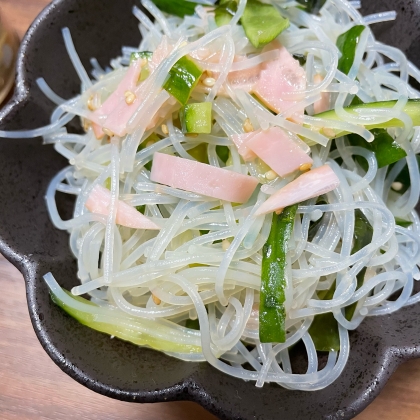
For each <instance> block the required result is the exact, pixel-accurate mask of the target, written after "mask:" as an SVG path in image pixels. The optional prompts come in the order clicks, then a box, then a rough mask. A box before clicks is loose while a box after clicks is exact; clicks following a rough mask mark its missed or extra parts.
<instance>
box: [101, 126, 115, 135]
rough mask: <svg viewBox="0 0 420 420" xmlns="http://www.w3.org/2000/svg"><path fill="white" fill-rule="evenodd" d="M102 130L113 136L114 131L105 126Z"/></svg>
mask: <svg viewBox="0 0 420 420" xmlns="http://www.w3.org/2000/svg"><path fill="white" fill-rule="evenodd" d="M102 131H103V132H104V133H105V134H106V135H107V136H109V137H113V136H114V133H113V132H112V131H111V130H108V129H107V128H103V129H102Z"/></svg>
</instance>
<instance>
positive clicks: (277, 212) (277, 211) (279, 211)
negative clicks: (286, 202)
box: [276, 209, 284, 215]
mask: <svg viewBox="0 0 420 420" xmlns="http://www.w3.org/2000/svg"><path fill="white" fill-rule="evenodd" d="M283 210H284V209H278V210H276V214H277V215H279V214H280V213H281V212H282V211H283Z"/></svg>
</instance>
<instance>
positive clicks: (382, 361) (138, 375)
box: [0, 0, 420, 420]
mask: <svg viewBox="0 0 420 420" xmlns="http://www.w3.org/2000/svg"><path fill="white" fill-rule="evenodd" d="M134 3H135V2H134V0H124V1H121V0H119V1H118V0H89V1H86V0H61V1H56V2H53V4H52V5H50V6H49V7H48V8H47V9H46V10H45V11H44V12H43V13H42V14H41V15H40V16H39V17H38V18H37V20H36V21H35V22H34V24H33V25H32V27H31V29H30V30H29V32H28V34H27V36H26V38H25V40H24V42H23V45H22V48H21V53H20V58H19V63H18V79H17V82H18V83H17V90H16V93H15V96H14V98H13V99H12V101H11V103H10V104H9V105H8V106H7V107H6V108H5V109H4V110H3V112H2V113H1V114H0V126H1V129H8V130H12V129H22V128H35V127H39V126H42V125H44V124H46V123H48V119H49V115H50V113H51V111H52V109H53V105H52V104H51V103H50V102H49V101H48V100H47V99H46V98H45V97H44V96H43V95H42V94H41V92H40V91H39V89H38V88H37V87H36V84H35V80H36V78H37V77H40V76H42V77H44V78H45V79H46V80H47V82H48V83H49V84H50V85H51V87H52V88H53V89H54V90H55V91H56V92H57V93H58V94H59V95H61V96H63V97H65V98H70V97H71V96H73V95H75V94H76V93H77V92H78V89H79V81H78V78H77V76H76V73H75V71H74V70H73V67H72V66H71V63H70V61H69V58H68V56H67V53H66V51H65V48H64V44H63V40H62V36H61V32H60V31H61V28H62V27H64V26H68V27H69V28H70V30H71V33H72V36H73V39H74V43H75V45H76V48H77V50H78V52H79V54H80V56H81V59H82V61H83V63H84V64H85V66H86V68H90V67H89V58H90V57H93V56H94V57H96V58H98V60H99V62H100V63H101V64H102V65H106V64H107V63H108V61H109V59H110V58H112V57H114V56H116V55H118V54H119V52H120V48H121V46H122V45H132V46H136V45H138V42H139V33H138V29H137V22H136V19H135V18H134V17H133V16H132V14H131V8H132V6H133V4H134ZM363 7H364V8H363V13H364V14H368V13H373V12H375V11H385V10H397V12H398V19H397V21H396V22H393V23H386V24H380V25H376V28H375V29H376V33H377V35H378V37H379V39H381V40H382V41H384V42H386V43H389V44H391V45H395V46H399V47H400V48H402V49H403V50H404V51H405V52H406V53H407V54H408V56H409V58H410V59H411V60H412V61H413V62H414V63H416V64H417V65H418V64H420V48H419V45H420V43H419V41H420V25H419V22H420V1H418V0H413V1H403V0H401V1H391V0H387V1H379V0H377V1H369V0H363ZM66 164H67V163H66V161H65V160H64V159H63V158H62V157H61V156H59V155H58V154H57V153H55V152H54V150H53V149H52V147H50V146H43V145H41V140H40V139H39V138H38V139H30V140H23V139H18V140H6V139H0V251H1V252H2V253H3V254H4V255H5V256H6V258H7V259H8V260H9V261H11V262H12V263H13V264H14V265H15V266H16V267H17V268H18V269H19V270H20V271H21V272H22V273H23V274H24V277H25V282H26V290H27V298H28V307H29V312H30V316H31V319H32V323H33V326H34V329H35V332H36V334H37V336H38V338H39V340H40V342H41V344H42V346H43V347H44V349H45V351H46V352H47V353H48V354H49V355H50V357H51V358H52V359H53V360H54V362H55V363H56V364H57V365H58V366H59V367H60V368H61V369H62V370H63V371H64V372H66V373H67V374H69V375H70V376H71V377H73V378H74V379H75V380H77V381H78V382H80V383H81V384H83V385H85V386H87V387H88V388H90V389H92V390H94V391H96V392H99V393H101V394H104V395H107V396H109V397H112V398H117V399H120V400H125V401H131V402H133V401H135V402H157V401H173V400H192V401H196V402H198V403H200V404H202V405H203V406H204V407H205V408H207V409H208V410H210V411H211V412H213V413H214V414H216V415H217V416H219V417H220V418H224V419H239V418H241V419H264V420H270V419H278V418H281V419H283V420H288V419H290V420H292V419H293V420H295V419H349V418H352V417H353V416H355V415H356V414H357V413H359V412H360V411H361V410H363V408H364V407H366V405H367V404H369V403H370V402H371V401H372V400H373V399H374V398H375V396H376V395H377V394H378V393H379V391H380V390H381V389H382V387H383V386H384V384H385V383H386V381H387V379H388V378H389V376H390V375H391V374H392V372H393V371H394V370H395V368H396V367H397V365H398V364H399V363H401V362H402V361H405V360H408V359H409V358H413V357H418V356H419V352H420V347H419V346H420V323H419V322H418V319H420V305H415V306H412V307H408V308H405V309H403V310H401V311H400V312H398V313H396V314H394V315H393V316H392V317H377V318H370V319H368V320H366V321H365V322H364V323H363V324H362V326H361V327H360V328H359V329H358V330H357V331H356V332H354V333H352V335H351V353H350V359H349V361H348V364H347V366H346V369H345V371H344V373H343V375H342V376H341V377H340V378H339V379H338V380H337V381H336V382H335V383H334V384H333V385H331V386H330V387H328V388H326V389H324V390H322V391H317V392H298V391H289V390H285V389H283V388H280V387H278V386H272V385H266V386H264V387H263V388H262V389H257V388H256V387H255V386H254V384H252V383H247V382H243V381H241V380H238V379H234V378H231V377H228V376H226V375H224V374H222V373H220V372H218V371H216V370H215V369H214V368H212V367H211V366H209V365H208V364H205V363H200V364H198V363H185V362H181V361H178V360H176V359H173V358H170V357H167V356H164V355H162V354H160V353H158V352H155V351H153V350H149V349H145V348H139V347H136V346H134V345H131V344H129V343H126V342H122V341H120V340H111V339H109V337H108V336H106V335H104V334H100V333H97V332H95V331H93V330H90V329H88V328H86V327H84V326H82V325H80V324H79V323H77V322H76V321H74V320H73V319H72V318H70V317H68V316H67V315H66V314H65V313H63V312H62V311H61V310H60V309H59V308H58V307H56V306H55V305H53V304H52V302H51V300H50V298H49V295H48V291H47V288H46V286H45V284H44V282H43V280H42V275H43V274H45V273H47V272H49V271H51V272H53V273H54V275H55V276H56V278H57V279H58V281H59V282H60V284H61V285H62V286H64V287H66V288H68V289H69V288H71V287H72V286H74V285H76V284H77V283H78V280H77V277H76V264H75V261H74V259H73V257H72V256H71V254H70V250H69V247H68V235H67V233H66V232H62V231H58V230H57V229H55V228H54V227H53V226H52V224H51V222H50V220H49V218H48V214H47V211H46V207H45V203H44V194H45V191H46V188H47V185H48V183H49V181H50V179H51V178H52V177H53V175H54V174H56V173H57V172H58V171H59V170H60V169H61V168H62V167H64V166H65V165H66ZM59 208H60V211H61V212H62V214H63V215H64V216H65V217H67V218H69V217H70V216H71V212H72V202H71V200H69V199H68V198H65V197H64V196H63V197H61V196H60V198H59ZM294 363H295V364H296V366H297V367H298V368H299V366H302V367H303V366H304V362H303V360H302V358H301V354H300V351H299V348H297V350H296V354H295V356H294Z"/></svg>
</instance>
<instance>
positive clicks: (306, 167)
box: [299, 163, 312, 172]
mask: <svg viewBox="0 0 420 420" xmlns="http://www.w3.org/2000/svg"><path fill="white" fill-rule="evenodd" d="M311 168H312V163H304V164H303V165H300V166H299V171H301V172H307V171H309V170H310V169H311Z"/></svg>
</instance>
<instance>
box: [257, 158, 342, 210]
mask: <svg viewBox="0 0 420 420" xmlns="http://www.w3.org/2000/svg"><path fill="white" fill-rule="evenodd" d="M339 185H340V181H339V179H338V178H337V175H336V174H335V173H334V171H333V170H332V169H331V168H330V167H329V166H328V165H323V166H321V167H319V168H316V169H313V170H311V171H309V172H306V173H304V174H303V175H301V176H300V177H299V178H296V179H295V180H294V181H292V182H291V183H290V184H287V185H286V186H285V187H283V188H281V189H280V190H278V191H277V192H275V193H274V194H273V195H272V196H271V197H270V198H269V199H268V200H267V201H266V202H265V203H263V204H262V205H261V206H260V208H259V209H258V210H257V211H256V212H255V215H256V216H258V215H260V214H267V213H271V212H273V211H282V210H283V209H284V208H285V207H287V206H291V205H292V204H297V203H300V202H302V201H305V200H308V199H309V198H313V197H318V196H320V195H322V194H325V193H327V192H329V191H332V190H334V189H335V188H337V187H338V186H339Z"/></svg>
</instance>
